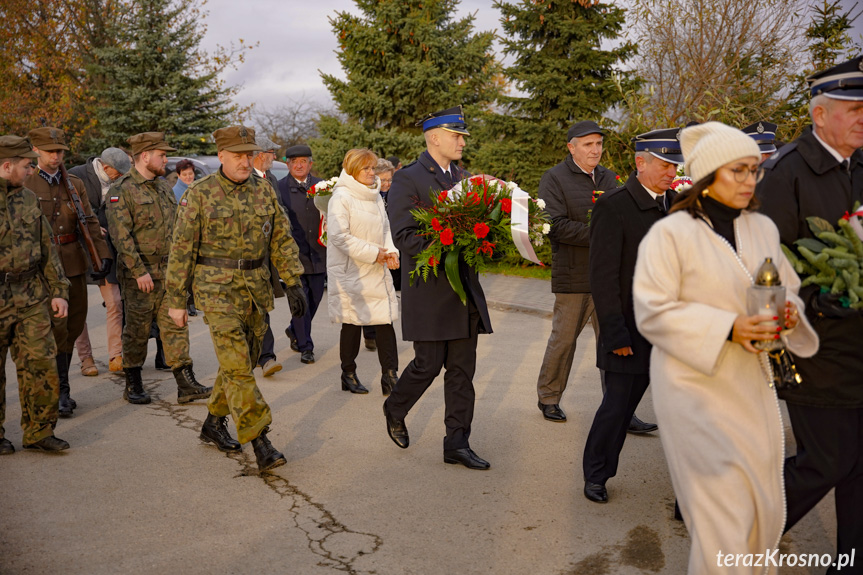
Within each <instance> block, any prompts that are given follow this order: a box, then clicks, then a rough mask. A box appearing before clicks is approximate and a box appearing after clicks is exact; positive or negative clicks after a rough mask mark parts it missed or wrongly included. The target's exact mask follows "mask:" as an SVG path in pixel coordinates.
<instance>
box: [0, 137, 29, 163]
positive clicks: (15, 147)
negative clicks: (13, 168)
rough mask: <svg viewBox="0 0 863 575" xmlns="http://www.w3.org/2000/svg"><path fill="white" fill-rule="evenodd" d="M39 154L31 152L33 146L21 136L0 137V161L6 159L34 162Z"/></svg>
mask: <svg viewBox="0 0 863 575" xmlns="http://www.w3.org/2000/svg"><path fill="white" fill-rule="evenodd" d="M38 157H39V154H37V153H36V152H34V151H33V144H31V143H30V140H28V139H27V138H22V137H21V136H12V135H10V136H0V160H5V159H6V158H28V159H30V160H35V159H36V158H38Z"/></svg>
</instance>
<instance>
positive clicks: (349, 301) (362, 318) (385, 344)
mask: <svg viewBox="0 0 863 575" xmlns="http://www.w3.org/2000/svg"><path fill="white" fill-rule="evenodd" d="M377 161H378V158H377V156H375V154H374V152H372V151H371V150H367V149H356V150H349V151H348V153H347V154H346V155H345V159H344V162H343V163H342V173H341V175H340V176H339V179H338V181H337V182H336V185H335V187H334V188H333V195H332V197H331V198H330V201H329V205H328V206H327V290H328V299H329V312H330V321H332V322H334V323H341V324H342V331H341V337H340V340H339V356H340V358H341V363H342V378H341V379H342V389H343V390H345V391H350V392H351V393H368V392H369V390H368V389H367V388H366V387H365V386H364V385H363V384H362V383H361V382H360V380H359V378H358V377H357V364H356V359H357V354H358V353H359V350H360V339H361V337H360V333H361V331H362V326H364V325H373V326H375V331H376V341H377V352H378V359H379V360H380V363H381V372H382V375H381V391H382V392H383V394H384V395H389V392H390V390H391V389H392V387H393V386H394V385H395V383H396V381H398V349H397V344H396V334H395V330H394V329H393V322H395V320H396V319H398V300H397V299H396V292H395V289H394V288H393V280H392V277H391V275H390V272H389V270H390V269H396V268H398V266H399V252H398V250H397V249H396V248H395V246H394V245H393V238H392V236H391V235H390V224H389V219H388V218H387V213H386V208H385V207H384V201H383V199H382V198H381V194H380V186H381V184H380V178H378V177H377V176H375V166H376V165H377Z"/></svg>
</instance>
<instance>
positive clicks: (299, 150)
mask: <svg viewBox="0 0 863 575" xmlns="http://www.w3.org/2000/svg"><path fill="white" fill-rule="evenodd" d="M285 157H286V158H288V159H290V158H311V157H312V149H311V148H310V147H308V146H306V145H305V144H297V145H296V146H291V147H290V148H288V149H287V150H285Z"/></svg>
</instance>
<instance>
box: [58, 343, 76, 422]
mask: <svg viewBox="0 0 863 575" xmlns="http://www.w3.org/2000/svg"><path fill="white" fill-rule="evenodd" d="M71 359H72V354H71V353H62V352H59V351H58V352H57V375H58V376H59V377H60V417H72V410H73V409H75V406H74V405H72V398H71V397H69V361H70V360H71Z"/></svg>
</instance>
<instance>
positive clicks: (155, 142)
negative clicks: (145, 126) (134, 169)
mask: <svg viewBox="0 0 863 575" xmlns="http://www.w3.org/2000/svg"><path fill="white" fill-rule="evenodd" d="M126 141H127V142H129V145H130V146H132V155H133V156H137V155H138V154H140V153H142V152H150V151H153V150H165V151H166V152H176V151H177V148H172V147H171V146H169V145H168V142H166V141H165V133H164V132H144V133H142V134H135V135H134V136H130V137H129V139H128V140H126Z"/></svg>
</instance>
